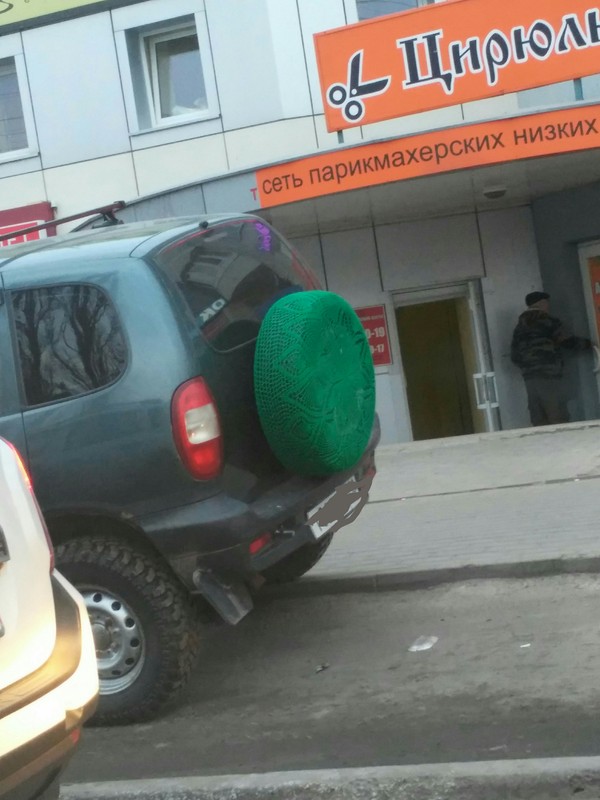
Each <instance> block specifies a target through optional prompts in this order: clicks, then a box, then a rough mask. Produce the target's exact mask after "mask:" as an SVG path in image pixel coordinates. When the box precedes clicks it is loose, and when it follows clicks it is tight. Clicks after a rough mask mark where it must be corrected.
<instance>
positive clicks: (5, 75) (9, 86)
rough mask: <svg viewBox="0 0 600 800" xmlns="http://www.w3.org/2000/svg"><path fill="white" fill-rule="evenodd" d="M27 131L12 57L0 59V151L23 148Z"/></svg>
mask: <svg viewBox="0 0 600 800" xmlns="http://www.w3.org/2000/svg"><path fill="white" fill-rule="evenodd" d="M26 147H27V133H26V131H25V118H24V117H23V105H22V103H21V95H20V93H19V82H18V79H17V68H16V65H15V60H14V58H3V59H0V153H10V152H12V151H13V150H23V149H24V148H26Z"/></svg>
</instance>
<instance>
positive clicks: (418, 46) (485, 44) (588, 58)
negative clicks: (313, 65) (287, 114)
mask: <svg viewBox="0 0 600 800" xmlns="http://www.w3.org/2000/svg"><path fill="white" fill-rule="evenodd" d="M315 48H316V52H317V63H318V68H319V76H320V82H321V92H322V95H323V104H324V107H325V118H326V121H327V129H328V130H330V131H339V130H342V129H344V128H351V127H352V126H355V125H365V124H369V123H372V122H378V121H381V120H385V119H392V118H395V117H400V116H404V115H406V114H415V113H417V112H419V111H427V110H430V109H434V108H443V107H444V106H451V105H454V104H457V103H465V102H468V101H471V100H481V99H483V98H486V97H495V96H497V95H501V94H506V93H508V92H517V91H522V90H524V89H531V88H533V87H536V86H545V85H547V84H551V83H557V82H559V81H567V80H573V79H574V78H580V77H583V76H585V75H593V74H595V73H597V72H598V57H599V54H600V8H598V7H597V6H596V7H595V6H593V5H592V4H591V3H589V2H588V0H527V2H523V0H502V2H496V3H495V2H491V0H448V2H443V3H436V4H431V5H427V6H424V7H422V8H418V9H415V10H411V11H405V12H402V13H399V14H390V15H387V16H384V17H380V18H378V19H373V20H369V21H367V22H361V23H358V24H356V25H349V26H346V27H344V28H338V29H335V30H332V31H325V32H324V33H318V34H316V35H315Z"/></svg>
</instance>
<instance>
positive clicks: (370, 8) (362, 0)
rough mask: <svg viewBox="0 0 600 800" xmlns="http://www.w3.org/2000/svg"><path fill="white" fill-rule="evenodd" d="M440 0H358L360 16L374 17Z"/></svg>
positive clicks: (360, 17) (357, 5) (365, 17)
mask: <svg viewBox="0 0 600 800" xmlns="http://www.w3.org/2000/svg"><path fill="white" fill-rule="evenodd" d="M435 2H439V0H356V9H357V11H358V18H359V20H361V19H373V17H383V16H385V15H386V14H397V13H398V12H399V11H408V9H409V8H418V7H419V6H428V5H430V4H431V3H435Z"/></svg>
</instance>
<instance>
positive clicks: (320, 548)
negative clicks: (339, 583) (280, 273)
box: [262, 533, 333, 584]
mask: <svg viewBox="0 0 600 800" xmlns="http://www.w3.org/2000/svg"><path fill="white" fill-rule="evenodd" d="M332 539H333V533H326V534H325V536H323V537H322V538H321V539H318V540H317V541H316V542H308V544H303V545H302V547H299V548H298V549H297V550H296V551H295V552H293V553H291V554H290V555H289V556H286V558H282V559H281V561H279V562H278V563H277V564H273V566H272V567H268V568H267V569H266V570H265V571H264V572H263V573H262V576H263V578H264V579H265V581H266V582H267V583H269V584H275V583H291V582H292V581H296V580H298V578H301V577H302V576H303V575H305V574H306V573H307V572H308V571H309V570H311V569H312V568H313V567H314V566H315V564H316V563H317V562H318V561H320V560H321V559H322V558H323V556H324V555H325V551H326V550H327V548H328V547H329V545H330V544H331V540H332Z"/></svg>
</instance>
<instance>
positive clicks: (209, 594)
mask: <svg viewBox="0 0 600 800" xmlns="http://www.w3.org/2000/svg"><path fill="white" fill-rule="evenodd" d="M193 581H194V586H195V587H196V588H197V589H198V591H199V592H200V594H201V595H202V596H203V597H204V598H205V600H207V601H208V602H209V603H210V604H211V606H212V607H213V608H214V609H215V611H217V613H218V614H220V615H221V617H223V619H224V620H225V622H227V623H229V625H237V624H238V622H240V621H241V620H242V619H244V617H245V616H246V614H248V613H250V611H252V609H253V608H254V603H253V602H252V597H251V595H250V592H249V591H248V589H247V587H246V585H245V584H244V583H242V581H240V580H236V579H235V578H222V577H219V576H218V575H215V573H214V572H211V571H209V570H203V569H197V570H196V571H195V572H194V575H193Z"/></svg>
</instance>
